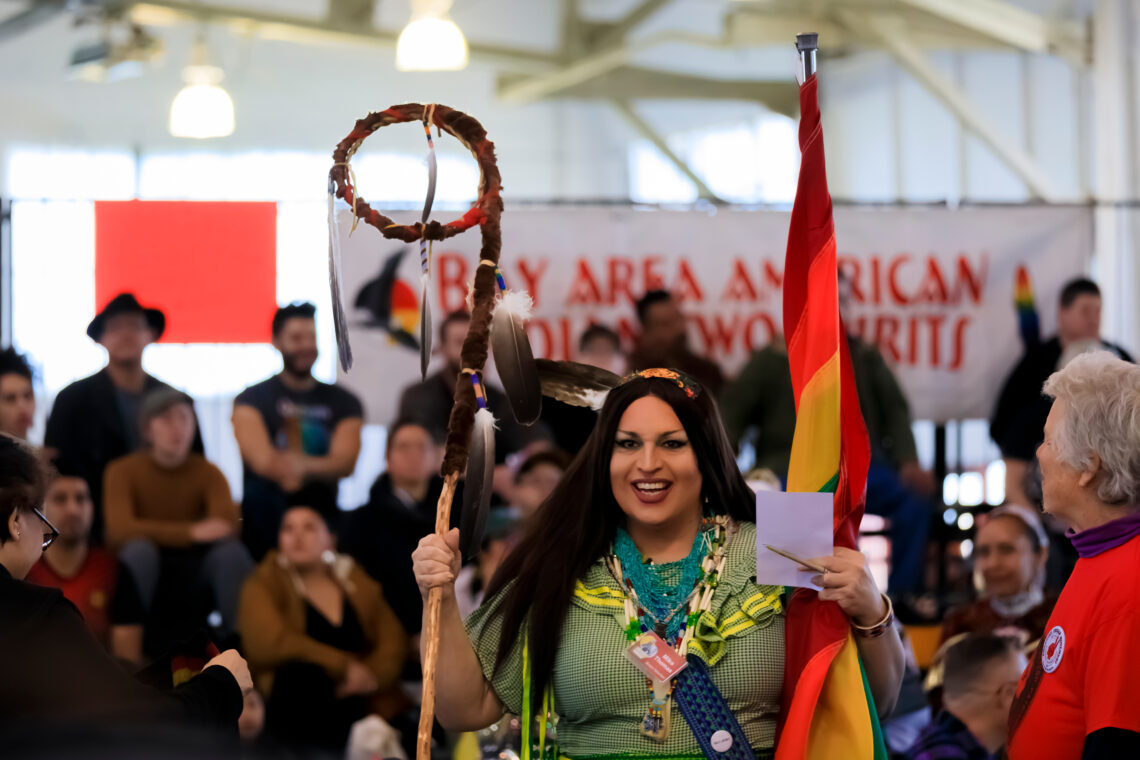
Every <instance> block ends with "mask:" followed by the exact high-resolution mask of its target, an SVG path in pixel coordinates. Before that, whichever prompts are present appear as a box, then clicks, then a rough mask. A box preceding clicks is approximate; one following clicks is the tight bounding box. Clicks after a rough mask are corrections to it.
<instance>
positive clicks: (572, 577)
mask: <svg viewBox="0 0 1140 760" xmlns="http://www.w3.org/2000/svg"><path fill="white" fill-rule="evenodd" d="M644 396H656V397H657V398H659V399H661V400H662V401H664V402H665V403H667V404H668V405H669V406H670V407H672V408H673V411H674V412H675V413H676V415H677V418H678V419H679V420H680V421H681V425H682V426H684V428H685V434H686V435H687V436H688V439H689V445H690V446H691V447H692V450H693V453H694V455H695V456H696V458H697V465H698V467H699V469H700V472H701V502H702V504H703V505H704V509H705V511H706V513H709V514H728V515H731V516H732V517H734V518H736V519H737V520H753V519H755V516H756V511H755V506H754V504H755V496H754V495H753V493H752V490H751V489H750V488H749V487H748V484H747V483H746V482H745V481H744V476H743V475H741V474H740V469H739V468H738V467H737V465H736V458H735V457H734V456H733V453H732V446H731V445H730V444H729V442H728V436H727V435H726V434H725V432H724V424H723V423H722V422H721V418H720V410H719V409H718V408H717V405H716V402H715V401H714V400H713V399H712V398H711V397H710V396H709V394H708V392H707V391H701V392H700V393H698V394H697V396H696V398H690V397H689V396H688V395H687V394H686V393H685V391H683V390H682V389H681V388H680V387H678V386H677V384H676V383H674V382H673V381H671V380H667V379H662V378H636V379H633V380H630V381H628V382H626V383H624V384H622V385H620V386H618V387H617V388H615V389H614V390H612V391H610V393H609V396H608V398H607V399H606V403H605V406H603V407H602V410H601V413H600V414H599V415H598V422H597V424H596V425H595V426H594V431H593V433H591V434H590V438H589V440H587V441H586V445H585V446H584V447H583V448H582V450H581V452H579V454H578V456H577V457H575V459H574V461H573V462H572V463H571V464H570V467H569V469H568V470H567V471H566V474H565V475H563V477H562V480H561V482H560V483H559V484H558V487H557V488H555V489H554V492H553V493H552V494H551V495H550V498H548V499H547V500H546V502H544V503H543V505H542V508H541V509H540V510H539V511H538V513H537V514H536V515H535V517H534V519H533V520H531V521H530V526H529V528H528V529H527V531H526V533H525V535H524V536H523V538H522V540H521V541H520V542H519V545H518V546H516V547H515V549H514V550H513V551H511V553H510V554H509V555H508V556H507V557H506V559H504V560H503V563H502V565H500V567H499V570H498V572H496V573H495V577H494V578H492V579H491V583H490V584H489V586H488V588H487V594H486V598H487V599H492V598H493V597H494V596H495V594H497V593H498V592H499V591H501V590H503V589H504V588H507V591H506V593H505V594H503V597H502V599H500V600H499V601H498V602H497V603H496V604H497V605H498V608H497V609H496V610H493V611H492V614H496V615H501V616H502V634H501V635H502V638H501V639H500V640H499V648H498V654H497V657H496V660H495V668H496V670H497V669H498V668H500V667H502V666H503V663H504V662H505V661H506V659H507V657H508V655H509V654H510V651H511V648H512V646H513V645H514V643H515V641H516V640H517V638H518V635H519V631H520V630H522V628H523V625H524V623H525V624H526V628H527V638H528V641H529V649H530V657H531V663H532V669H531V673H532V674H533V676H532V678H533V679H534V680H533V687H532V689H531V695H532V699H533V704H532V707H534V708H537V707H538V705H539V703H540V702H541V700H542V695H543V693H544V692H545V690H546V687H547V685H549V684H550V681H551V678H552V676H553V673H554V659H555V656H556V655H557V653H558V645H559V640H560V638H561V632H562V624H563V621H564V620H565V619H566V612H567V610H568V609H569V606H570V598H571V596H573V593H574V584H575V582H576V581H577V580H578V579H579V578H581V577H582V576H583V575H585V573H586V571H587V570H588V569H589V568H590V566H591V565H593V564H594V562H596V561H597V560H598V558H599V557H601V556H603V555H604V554H606V553H607V552H608V551H609V549H610V545H611V544H612V542H613V539H614V535H615V533H616V531H617V528H618V526H619V525H621V524H622V521H623V520H624V515H623V513H622V511H621V509H620V507H619V506H618V504H617V501H616V500H615V499H614V494H613V489H612V488H611V486H610V458H611V457H612V455H613V450H614V437H615V436H616V434H617V429H618V423H619V422H620V421H621V417H622V415H623V414H624V413H625V410H626V409H627V408H629V405H630V404H632V403H633V402H634V401H636V400H637V399H639V398H642V397H644ZM511 581H514V583H513V585H510V586H509V588H508V584H510V582H511Z"/></svg>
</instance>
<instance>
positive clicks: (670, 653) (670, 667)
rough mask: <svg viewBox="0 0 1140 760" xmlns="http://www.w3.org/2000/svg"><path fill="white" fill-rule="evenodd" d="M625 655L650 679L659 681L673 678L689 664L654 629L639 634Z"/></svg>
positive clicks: (665, 681)
mask: <svg viewBox="0 0 1140 760" xmlns="http://www.w3.org/2000/svg"><path fill="white" fill-rule="evenodd" d="M625 656H626V657H627V658H629V661H630V662H632V663H633V664H634V666H635V667H636V668H637V669H638V670H640V671H641V672H642V673H644V674H645V675H646V676H647V677H648V678H649V679H650V680H652V681H656V682H659V683H660V682H664V683H668V682H669V681H671V680H673V678H675V677H676V675H677V674H678V673H680V672H681V671H682V670H684V669H685V666H687V665H688V664H689V663H687V662H686V661H685V658H684V657H682V656H681V655H680V654H679V653H678V652H677V650H676V649H674V648H673V647H671V646H669V645H668V644H667V643H665V640H664V639H662V638H661V637H660V636H658V635H657V634H656V633H655V632H653V631H649V632H647V633H643V634H641V635H640V636H638V637H637V640H636V641H634V642H633V643H632V644H630V645H629V646H628V647H626V650H625Z"/></svg>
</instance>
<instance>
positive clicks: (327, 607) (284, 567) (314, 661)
mask: <svg viewBox="0 0 1140 760" xmlns="http://www.w3.org/2000/svg"><path fill="white" fill-rule="evenodd" d="M241 634H242V642H243V644H244V645H245V651H246V655H247V656H248V657H249V662H250V667H251V668H252V670H253V674H254V678H255V679H256V683H257V687H258V689H259V690H260V691H261V692H262V693H263V694H266V695H267V701H266V731H267V732H268V733H269V734H270V735H271V736H272V738H274V739H276V740H278V741H280V742H283V743H286V744H291V745H302V746H307V747H316V748H321V749H324V750H326V751H330V752H336V753H342V752H343V751H344V746H345V742H346V741H347V739H348V734H349V730H350V729H351V727H352V724H353V723H355V722H356V721H358V720H360V719H362V718H364V717H365V716H367V715H368V714H370V713H376V714H378V715H380V716H381V717H382V718H385V719H390V718H392V717H393V716H395V715H397V714H399V713H400V712H401V711H402V710H403V709H404V707H405V706H406V702H405V700H404V698H403V695H402V694H401V693H400V692H399V690H398V688H397V681H398V679H399V676H400V671H401V669H402V667H403V663H404V659H405V657H406V656H407V647H408V639H407V635H406V634H405V633H404V629H403V628H402V627H401V626H400V621H399V620H398V619H397V618H396V615H395V613H393V612H392V608H391V607H389V606H388V603H387V602H386V601H384V595H383V593H382V592H381V589H380V586H379V584H377V583H376V582H375V581H374V580H372V579H371V578H369V577H368V575H367V574H366V573H365V572H364V571H363V570H361V569H360V567H359V566H357V565H356V563H354V562H353V561H352V559H351V558H350V557H347V556H345V555H338V554H336V553H334V552H333V537H332V534H331V533H330V531H329V528H328V525H327V523H326V522H325V520H324V518H323V516H322V515H321V514H320V513H318V512H317V511H316V510H313V509H310V508H308V507H304V506H296V507H291V508H290V509H289V510H288V511H286V513H285V515H284V517H283V518H282V520H281V531H280V540H279V542H278V550H276V551H270V552H269V553H268V554H267V555H266V556H265V558H264V559H263V560H262V561H261V564H260V565H258V567H257V569H256V570H255V571H254V573H253V574H252V575H251V576H250V577H249V579H248V580H247V581H246V583H245V588H244V589H243V590H242V597H241Z"/></svg>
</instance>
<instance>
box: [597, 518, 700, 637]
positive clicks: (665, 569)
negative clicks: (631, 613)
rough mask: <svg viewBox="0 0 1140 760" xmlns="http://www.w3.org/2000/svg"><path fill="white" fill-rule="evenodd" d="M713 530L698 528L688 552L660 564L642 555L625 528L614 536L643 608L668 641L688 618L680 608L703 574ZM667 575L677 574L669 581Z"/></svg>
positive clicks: (626, 573) (626, 574)
mask: <svg viewBox="0 0 1140 760" xmlns="http://www.w3.org/2000/svg"><path fill="white" fill-rule="evenodd" d="M712 532H713V531H712V530H709V529H705V530H701V531H698V533H697V537H696V539H695V540H694V541H693V548H692V549H691V550H690V551H689V556H687V557H685V558H684V559H682V560H680V561H678V562H666V563H662V564H657V563H655V562H653V561H652V560H649V559H646V558H644V557H642V556H641V552H640V551H639V550H638V548H637V545H636V544H634V543H633V539H632V538H631V537H630V535H629V533H627V532H626V531H625V529H624V528H618V530H617V536H616V537H615V538H614V554H615V555H617V558H618V561H619V562H621V567H622V571H623V573H624V574H625V577H626V579H627V581H628V582H629V583H630V584H632V585H633V591H634V593H635V594H637V600H638V602H640V603H641V606H642V609H644V610H645V612H646V614H647V615H648V616H649V617H650V618H651V619H652V621H653V623H654V624H655V625H654V627H657V628H659V627H664V631H658V632H659V633H660V634H661V636H662V637H663V638H665V639H666V640H667V641H674V640H676V638H677V634H678V633H679V632H680V630H681V624H682V623H683V622H684V620H685V616H684V615H678V614H677V612H678V611H679V610H681V609H682V608H684V606H685V603H686V602H687V601H688V598H689V595H690V593H691V592H692V591H693V588H694V587H695V586H696V584H697V581H698V580H700V576H701V559H702V558H703V557H704V554H705V550H706V548H707V547H708V546H710V545H711V540H712V538H711V534H712ZM668 578H675V579H676V580H675V581H672V582H670V581H669V580H667V579H668Z"/></svg>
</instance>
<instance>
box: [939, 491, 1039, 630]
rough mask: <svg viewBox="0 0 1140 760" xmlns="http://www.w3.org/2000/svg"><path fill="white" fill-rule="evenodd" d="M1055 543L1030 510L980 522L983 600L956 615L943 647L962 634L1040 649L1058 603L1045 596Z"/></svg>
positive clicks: (945, 625)
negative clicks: (1006, 639)
mask: <svg viewBox="0 0 1140 760" xmlns="http://www.w3.org/2000/svg"><path fill="white" fill-rule="evenodd" d="M1048 557H1049V539H1048V536H1046V534H1045V528H1044V527H1043V526H1042V524H1041V518H1040V517H1038V516H1037V514H1036V513H1035V512H1033V511H1032V510H1030V509H1029V508H1027V507H1021V506H1017V505H1008V506H1004V507H998V508H997V509H995V510H994V511H992V512H990V513H989V514H988V515H986V516H985V517H984V518H982V519H981V520H980V525H979V527H978V531H977V535H976V536H975V537H974V551H973V554H971V558H972V559H973V562H974V582H975V586H976V587H977V590H978V593H979V597H980V598H979V599H978V600H977V601H976V602H974V603H972V604H968V605H965V606H962V607H958V608H955V609H953V610H950V612H949V613H948V614H947V615H946V618H945V619H944V620H943V621H942V641H946V640H947V639H949V638H950V637H951V636H956V635H958V634H960V633H991V632H997V633H1000V634H1001V635H1003V636H1009V637H1011V638H1015V639H1017V640H1019V641H1020V642H1021V644H1022V646H1034V645H1036V642H1037V640H1038V639H1040V638H1041V636H1042V635H1043V634H1044V633H1045V622H1046V621H1047V620H1048V619H1049V613H1050V612H1052V611H1053V605H1054V604H1055V603H1056V601H1057V597H1056V596H1055V595H1052V594H1048V595H1047V594H1046V593H1045V563H1046V561H1047V560H1048Z"/></svg>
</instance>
